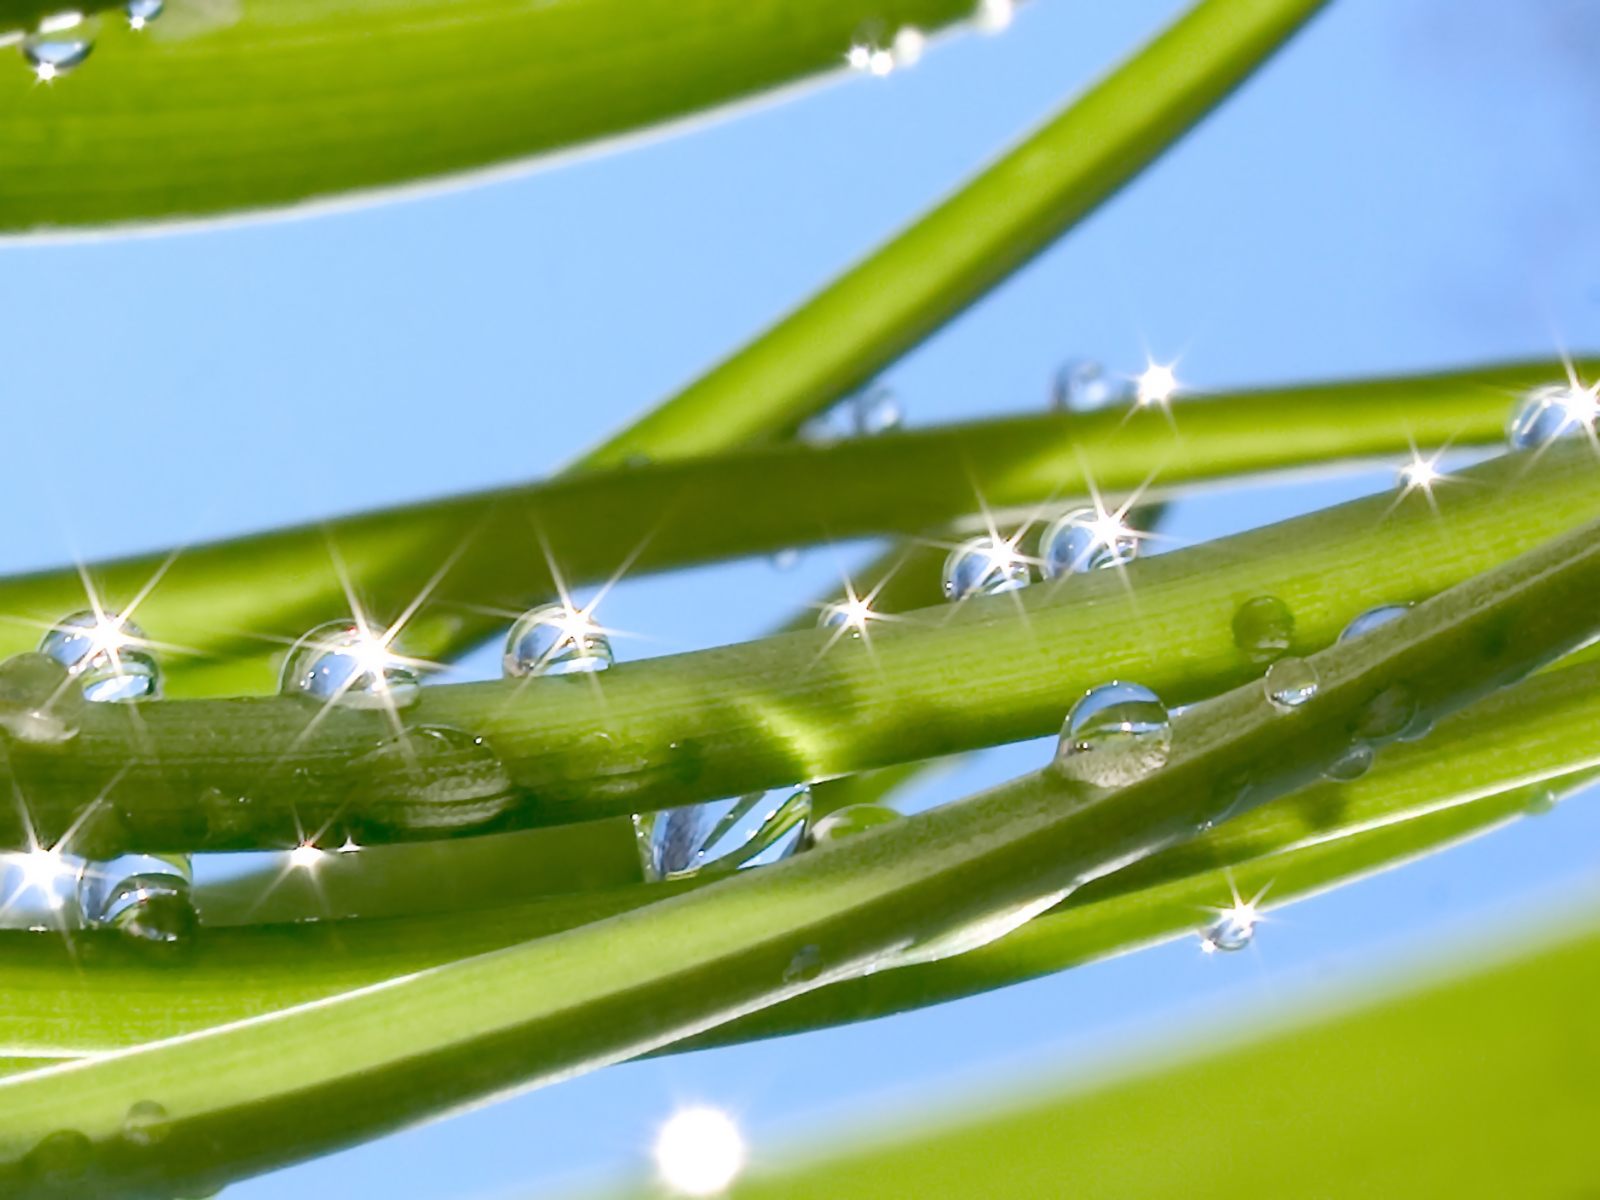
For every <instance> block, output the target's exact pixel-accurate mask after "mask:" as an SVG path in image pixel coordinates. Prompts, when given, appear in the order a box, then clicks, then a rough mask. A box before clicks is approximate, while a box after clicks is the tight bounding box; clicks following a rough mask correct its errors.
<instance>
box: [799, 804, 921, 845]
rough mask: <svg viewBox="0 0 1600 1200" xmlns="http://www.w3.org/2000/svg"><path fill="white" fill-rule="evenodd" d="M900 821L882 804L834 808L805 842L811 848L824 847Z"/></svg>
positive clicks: (897, 816) (819, 822)
mask: <svg viewBox="0 0 1600 1200" xmlns="http://www.w3.org/2000/svg"><path fill="white" fill-rule="evenodd" d="M898 820H900V814H899V813H897V812H895V810H894V809H892V808H887V807H885V806H884V805H882V804H851V805H848V806H846V807H844V808H836V809H834V810H833V811H832V812H831V813H829V814H828V815H827V816H825V817H823V818H822V819H821V820H819V821H818V822H817V823H816V824H815V825H813V826H812V827H811V830H810V832H809V833H808V834H807V835H806V840H807V841H808V842H809V843H810V844H811V845H813V846H826V845H828V844H830V843H832V842H837V841H839V840H840V839H841V838H847V837H850V836H852V835H854V834H857V833H862V832H864V831H866V830H868V829H875V828H877V827H878V826H879V825H887V824H889V823H890V822H892V821H898Z"/></svg>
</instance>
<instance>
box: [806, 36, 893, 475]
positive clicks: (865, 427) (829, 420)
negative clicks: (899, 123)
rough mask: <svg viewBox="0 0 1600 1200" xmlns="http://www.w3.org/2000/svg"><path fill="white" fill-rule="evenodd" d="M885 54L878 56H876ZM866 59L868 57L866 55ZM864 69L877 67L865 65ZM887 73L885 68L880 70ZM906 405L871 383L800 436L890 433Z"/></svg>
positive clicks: (821, 442)
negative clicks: (884, 70)
mask: <svg viewBox="0 0 1600 1200" xmlns="http://www.w3.org/2000/svg"><path fill="white" fill-rule="evenodd" d="M866 53H867V54H868V55H869V57H870V58H871V59H872V60H873V61H877V62H880V63H891V64H892V59H891V58H890V56H889V52H888V51H886V50H874V51H867V52H866ZM878 55H881V56H882V58H881V59H878V58H877V57H876V56H878ZM863 61H864V62H866V61H867V59H863ZM861 69H863V70H875V68H873V67H871V66H870V65H869V66H864V67H862V68H861ZM878 73H883V72H878ZM905 417H906V414H905V408H904V407H903V406H902V405H901V403H900V400H899V398H898V397H897V396H896V395H895V394H894V390H893V389H892V388H889V387H887V386H885V385H884V384H881V383H875V384H871V385H869V386H867V387H864V388H862V389H861V390H860V391H858V392H853V393H851V394H850V395H848V396H846V397H845V398H844V399H843V400H841V401H839V403H837V404H835V405H834V406H833V407H832V408H830V409H827V410H826V411H825V412H820V413H818V414H817V415H816V416H814V417H812V418H810V419H809V420H808V421H806V422H805V424H803V425H801V426H800V430H799V433H798V435H797V436H798V437H799V438H800V440H801V441H803V442H810V443H811V444H813V445H818V446H825V445H828V444H829V443H831V442H838V441H843V440H844V439H845V438H851V437H875V436H876V435H878V434H880V433H890V432H892V431H893V430H896V429H899V428H900V427H901V426H902V425H904V424H905Z"/></svg>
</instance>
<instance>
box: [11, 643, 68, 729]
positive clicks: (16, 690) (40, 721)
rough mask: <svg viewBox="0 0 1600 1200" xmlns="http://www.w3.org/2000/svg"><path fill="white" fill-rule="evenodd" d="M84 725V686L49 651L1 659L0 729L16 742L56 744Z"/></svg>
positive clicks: (14, 655)
mask: <svg viewBox="0 0 1600 1200" xmlns="http://www.w3.org/2000/svg"><path fill="white" fill-rule="evenodd" d="M82 726H83V689H82V688H81V687H79V686H78V683H77V681H76V680H75V679H74V678H73V676H72V673H71V672H70V671H68V670H67V668H66V667H64V666H62V665H61V663H60V662H58V661H57V660H56V659H53V658H51V657H50V656H49V655H48V654H13V655H12V656H11V657H10V658H8V659H6V660H5V661H4V662H0V728H3V729H5V731H6V732H7V733H9V734H10V735H11V736H12V737H14V738H16V739H17V741H19V742H33V743H35V744H37V745H47V746H48V745H56V744H59V743H61V742H65V741H68V740H70V739H71V738H74V737H76V736H77V734H78V730H79V729H80V728H82Z"/></svg>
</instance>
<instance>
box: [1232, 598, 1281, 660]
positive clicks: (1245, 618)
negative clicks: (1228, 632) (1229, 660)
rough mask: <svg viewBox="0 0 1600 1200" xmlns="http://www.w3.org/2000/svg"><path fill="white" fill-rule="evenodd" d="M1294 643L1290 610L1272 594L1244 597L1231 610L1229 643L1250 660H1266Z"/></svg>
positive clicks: (1279, 656)
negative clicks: (1235, 608)
mask: <svg viewBox="0 0 1600 1200" xmlns="http://www.w3.org/2000/svg"><path fill="white" fill-rule="evenodd" d="M1293 643H1294V612H1293V611H1292V610H1291V609H1290V608H1289V606H1288V605H1287V604H1285V603H1284V602H1283V601H1282V600H1280V599H1278V597H1276V596H1257V597H1255V598H1254V599H1253V600H1246V601H1245V602H1244V603H1243V604H1241V605H1240V606H1239V608H1238V611H1237V612H1235V613H1234V614H1233V644H1234V645H1235V646H1237V647H1239V649H1241V650H1243V651H1244V652H1245V653H1246V654H1247V655H1249V657H1250V661H1251V662H1254V663H1269V662H1272V661H1273V660H1275V659H1279V658H1282V657H1283V656H1284V655H1285V654H1287V653H1289V647H1290V646H1291V645H1292V644H1293Z"/></svg>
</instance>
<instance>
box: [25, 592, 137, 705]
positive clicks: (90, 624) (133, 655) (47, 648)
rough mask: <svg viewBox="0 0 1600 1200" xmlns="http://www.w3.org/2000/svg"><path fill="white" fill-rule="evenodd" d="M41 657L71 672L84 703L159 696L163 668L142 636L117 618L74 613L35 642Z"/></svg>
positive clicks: (106, 615) (135, 628)
mask: <svg viewBox="0 0 1600 1200" xmlns="http://www.w3.org/2000/svg"><path fill="white" fill-rule="evenodd" d="M39 653H41V654H44V655H46V656H48V657H50V658H53V659H55V660H56V662H58V663H60V664H61V665H62V666H63V667H65V668H66V669H67V670H68V672H70V673H71V675H72V676H73V678H74V679H76V680H77V681H78V685H79V686H80V687H81V688H82V689H83V698H84V699H85V700H89V701H92V702H95V703H104V702H108V701H118V700H154V699H155V698H157V697H158V696H160V695H161V668H160V666H158V665H157V663H156V660H155V656H154V655H153V654H151V653H150V649H149V642H148V641H147V640H146V638H145V636H144V631H143V630H142V629H140V628H139V627H138V626H137V625H135V624H134V623H133V622H132V621H128V620H124V619H123V618H122V617H121V616H119V615H118V614H116V613H99V614H97V613H92V612H78V613H73V614H72V615H71V616H70V617H66V618H64V619H63V620H61V621H59V622H57V623H56V625H55V627H54V628H52V629H51V630H50V631H49V632H48V633H46V634H45V635H44V637H43V638H41V639H40V640H39Z"/></svg>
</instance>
